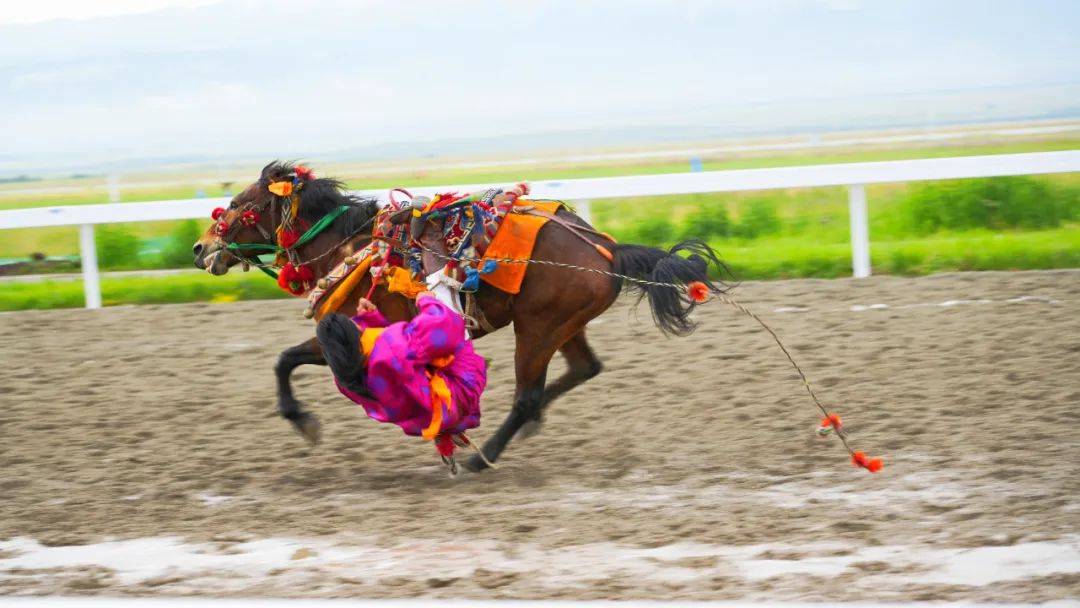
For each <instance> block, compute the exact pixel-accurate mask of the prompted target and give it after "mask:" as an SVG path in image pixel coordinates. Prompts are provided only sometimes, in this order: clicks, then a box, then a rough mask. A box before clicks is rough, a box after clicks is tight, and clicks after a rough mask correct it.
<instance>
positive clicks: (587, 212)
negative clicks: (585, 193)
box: [574, 198, 592, 226]
mask: <svg viewBox="0 0 1080 608" xmlns="http://www.w3.org/2000/svg"><path fill="white" fill-rule="evenodd" d="M574 210H575V211H577V216H578V217H580V218H581V219H583V220H585V223H586V224H588V225H590V226H592V209H591V208H590V206H589V199H587V198H586V199H581V200H576V201H574Z"/></svg>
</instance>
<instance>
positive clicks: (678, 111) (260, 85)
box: [0, 0, 1080, 174]
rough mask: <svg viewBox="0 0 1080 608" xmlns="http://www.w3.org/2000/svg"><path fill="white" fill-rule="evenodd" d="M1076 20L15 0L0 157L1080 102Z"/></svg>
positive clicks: (956, 14)
mask: <svg viewBox="0 0 1080 608" xmlns="http://www.w3.org/2000/svg"><path fill="white" fill-rule="evenodd" d="M1078 33H1080V2H1048V1H1042V0H1025V1H999V2H993V3H987V2H985V1H971V0H949V1H942V0H933V1H921V0H919V1H917V0H890V1H870V0H754V1H753V2H744V1H742V0H713V1H693V0H687V1H677V0H604V1H600V0H547V1H528V2H526V1H509V0H503V1H493V0H476V1H466V0H409V1H408V2H405V1H402V0H359V1H353V2H345V1H314V2H296V1H278V0H272V1H267V2H259V1H254V0H223V1H214V0H139V1H135V0H104V1H103V0H96V1H94V2H71V1H66V0H37V1H35V2H20V3H18V4H16V5H14V6H11V7H8V6H5V10H4V11H3V12H0V109H2V110H3V111H2V112H0V129H2V132H3V133H4V134H5V137H4V141H5V143H4V145H3V146H2V147H0V174H3V173H4V172H5V171H7V172H11V171H16V170H20V171H21V170H26V169H27V168H28V167H29V168H34V167H49V166H76V165H80V164H82V165H92V164H94V163H101V162H136V161H137V160H141V161H146V160H147V159H165V160H168V159H176V158H231V157H237V156H260V155H263V156H265V155H269V156H281V157H291V156H297V155H303V156H306V157H318V156H320V155H326V156H337V157H340V156H349V155H350V154H353V155H361V154H369V155H370V154H372V150H375V151H376V152H374V153H375V154H378V150H379V149H380V147H381V148H382V149H385V150H391V149H394V150H400V149H402V148H405V149H408V144H409V142H422V141H439V140H445V141H451V142H452V141H459V140H464V139H470V140H484V139H485V138H486V139H492V138H494V139H496V140H506V141H509V140H513V139H515V138H516V139H520V140H521V141H534V140H535V141H548V142H555V143H556V144H557V143H558V142H559V141H563V143H564V145H568V144H567V142H573V145H575V146H576V145H583V146H584V145H589V146H594V147H595V146H604V145H612V144H621V143H625V142H626V141H633V140H635V139H639V140H647V141H663V140H687V139H694V138H695V137H702V138H704V137H720V136H724V135H741V134H753V133H783V132H806V131H827V130H834V129H845V128H859V127H881V126H889V125H921V124H943V123H949V122H963V121H978V120H1000V119H1009V118H1025V117H1030V118H1038V117H1055V116H1069V115H1080V97H1078V96H1077V93H1078V92H1080V36H1078V35H1077V34H1078ZM545 133H548V134H556V135H557V134H566V133H584V134H585V135H580V136H578V137H577V138H576V139H564V140H560V139H559V138H558V137H553V138H552V137H549V138H548V139H543V140H541V139H535V138H534V139H530V137H532V136H535V135H537V134H545ZM395 145H396V146H397V147H394V146H395ZM388 154H389V152H388Z"/></svg>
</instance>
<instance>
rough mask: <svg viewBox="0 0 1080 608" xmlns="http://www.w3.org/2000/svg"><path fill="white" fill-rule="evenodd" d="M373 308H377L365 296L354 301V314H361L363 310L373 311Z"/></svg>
mask: <svg viewBox="0 0 1080 608" xmlns="http://www.w3.org/2000/svg"><path fill="white" fill-rule="evenodd" d="M375 310H377V309H376V308H375V305H374V304H372V303H371V300H369V299H367V298H360V301H359V302H357V303H356V314H358V315H362V314H364V313H365V312H374V311H375Z"/></svg>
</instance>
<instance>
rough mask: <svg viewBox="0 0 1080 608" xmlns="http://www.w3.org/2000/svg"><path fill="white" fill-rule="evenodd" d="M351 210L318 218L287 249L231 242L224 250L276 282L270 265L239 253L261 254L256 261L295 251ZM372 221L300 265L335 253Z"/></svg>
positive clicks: (370, 221)
mask: <svg viewBox="0 0 1080 608" xmlns="http://www.w3.org/2000/svg"><path fill="white" fill-rule="evenodd" d="M351 208H352V207H350V206H349V205H341V206H340V207H338V208H337V209H334V210H333V211H331V212H330V213H328V214H326V215H324V216H323V217H321V218H319V221H317V222H315V224H313V225H312V226H311V227H310V228H308V229H307V230H305V231H304V233H303V234H301V235H300V238H299V239H297V241H296V243H294V244H293V245H292V246H291V247H288V248H286V247H282V246H281V245H278V244H276V243H275V244H269V243H237V242H235V241H233V242H230V243H228V244H227V245H225V249H226V250H227V251H229V252H230V253H232V254H234V255H236V257H238V258H240V259H241V260H242V261H244V262H247V263H249V264H252V265H253V266H256V267H258V269H259V270H261V271H263V272H264V273H266V275H267V276H269V277H271V278H273V279H275V280H276V279H277V278H278V273H277V272H274V271H273V270H271V269H270V268H269V266H272V264H263V263H262V262H254V263H253V262H252V260H251V258H248V257H247V256H245V255H243V253H241V252H243V251H256V252H261V253H256V254H255V259H256V260H258V256H259V255H264V254H267V253H273V254H279V253H286V252H289V251H295V250H296V249H298V248H300V247H302V246H304V245H306V244H307V243H309V242H311V241H312V240H313V239H314V238H315V237H317V236H319V235H320V234H322V232H323V231H324V230H326V229H327V228H329V227H330V225H331V224H333V223H334V222H335V221H337V219H338V218H339V217H341V216H342V215H344V214H345V213H346V212H347V211H348V210H349V209H351ZM374 219H375V218H374V217H372V218H371V219H370V220H368V221H366V222H364V224H363V225H362V226H360V228H359V229H358V230H357V231H356V232H354V233H353V234H351V235H349V236H348V237H347V238H346V239H344V240H343V241H341V242H340V243H338V244H337V245H335V246H334V247H331V248H330V250H329V251H327V252H326V253H323V254H321V255H319V256H316V257H314V258H311V259H309V260H306V261H304V262H302V263H303V264H310V263H311V262H314V261H316V260H319V259H322V258H323V257H326V256H327V255H329V254H330V253H331V252H333V251H336V250H337V248H338V247H340V246H342V245H344V244H345V243H347V242H349V241H350V240H352V239H353V238H354V237H355V236H356V235H357V234H359V233H360V232H361V231H363V230H365V229H366V228H367V227H368V226H370V225H371V223H372V221H374Z"/></svg>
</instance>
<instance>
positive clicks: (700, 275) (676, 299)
mask: <svg viewBox="0 0 1080 608" xmlns="http://www.w3.org/2000/svg"><path fill="white" fill-rule="evenodd" d="M683 251H685V252H687V253H689V254H690V255H689V256H688V257H682V256H681V255H679V253H680V252H683ZM612 254H613V255H614V258H615V259H614V262H613V264H614V268H613V271H614V272H615V273H617V274H621V275H625V276H628V277H633V278H635V279H641V280H643V281H648V282H651V283H667V284H671V283H678V284H686V283H690V282H692V281H701V282H702V283H705V284H706V285H708V286H709V288H710V289H712V290H714V291H717V292H721V293H723V292H725V291H727V289H728V286H727V285H726V284H724V283H723V282H721V281H715V282H714V281H710V280H709V264H710V263H712V264H715V265H716V266H717V267H718V268H720V269H721V270H723V271H724V272H728V273H730V271H728V269H727V266H726V265H724V263H723V262H722V261H721V260H720V257H719V256H718V255H717V254H716V252H715V251H713V249H712V248H711V247H709V246H708V245H707V244H706V243H705V242H704V241H701V240H699V239H688V240H685V241H682V242H681V243H678V244H677V245H675V246H674V247H672V248H671V249H669V250H667V251H664V250H663V249H657V248H655V247H647V246H645V245H629V244H627V245H615V246H614V247H613V248H612ZM616 286H617V289H621V288H623V287H626V288H627V289H628V290H630V291H636V292H638V293H639V294H640V295H639V297H638V302H640V301H641V300H642V299H644V298H645V297H648V298H649V308H651V309H652V315H653V321H654V322H655V323H656V326H657V327H659V328H660V331H662V332H664V333H665V334H674V335H676V336H685V335H688V334H690V333H691V332H693V331H694V329H695V328H696V327H697V323H694V322H693V321H691V320H690V313H691V312H692V311H693V310H694V307H695V306H697V303H696V302H694V301H693V300H692V299H690V296H689V295H688V294H687V293H686V292H685V291H680V290H676V289H672V288H671V287H670V286H663V285H653V284H649V283H637V282H635V281H626V284H625V285H624V284H623V281H622V279H617V283H616Z"/></svg>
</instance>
